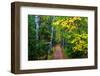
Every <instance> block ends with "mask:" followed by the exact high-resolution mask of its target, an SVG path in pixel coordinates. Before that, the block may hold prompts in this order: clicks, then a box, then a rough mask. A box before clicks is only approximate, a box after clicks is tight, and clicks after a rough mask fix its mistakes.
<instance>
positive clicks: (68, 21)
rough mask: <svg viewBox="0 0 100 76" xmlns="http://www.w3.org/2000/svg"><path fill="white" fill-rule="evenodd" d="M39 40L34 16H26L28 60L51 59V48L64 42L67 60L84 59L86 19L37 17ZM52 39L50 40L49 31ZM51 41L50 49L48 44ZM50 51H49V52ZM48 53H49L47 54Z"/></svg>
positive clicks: (85, 54) (86, 36)
mask: <svg viewBox="0 0 100 76" xmlns="http://www.w3.org/2000/svg"><path fill="white" fill-rule="evenodd" d="M39 18H40V20H39V22H38V23H39V31H38V34H39V40H37V39H36V22H35V16H33V15H29V16H28V55H29V57H28V58H29V60H43V59H52V53H53V52H52V49H53V48H52V47H53V46H54V45H56V44H58V43H60V44H61V43H62V40H64V45H63V49H64V53H65V55H66V57H68V58H84V57H87V54H88V51H87V50H88V24H87V23H88V18H87V17H76V16H75V17H72V16H39ZM52 28H54V30H53V37H52V38H51V33H52V32H51V31H52V30H51V29H52ZM51 40H52V44H53V45H52V47H50V46H51V45H50V42H51ZM50 50H51V51H50ZM49 51H50V52H49Z"/></svg>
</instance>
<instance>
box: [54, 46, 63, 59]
mask: <svg viewBox="0 0 100 76" xmlns="http://www.w3.org/2000/svg"><path fill="white" fill-rule="evenodd" d="M53 58H54V59H64V52H63V49H62V47H61V46H60V45H56V46H55V47H54V53H53Z"/></svg>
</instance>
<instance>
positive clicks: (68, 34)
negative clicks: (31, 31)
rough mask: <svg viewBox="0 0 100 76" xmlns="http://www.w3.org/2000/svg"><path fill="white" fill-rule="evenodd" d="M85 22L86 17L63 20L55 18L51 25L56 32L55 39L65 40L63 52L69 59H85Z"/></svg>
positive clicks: (86, 44)
mask: <svg viewBox="0 0 100 76" xmlns="http://www.w3.org/2000/svg"><path fill="white" fill-rule="evenodd" d="M87 21H88V20H87V18H86V17H66V18H65V19H63V18H62V19H61V18H57V20H55V21H54V22H53V24H52V25H53V26H54V27H55V28H56V31H57V32H56V33H57V36H56V37H57V38H62V37H63V38H64V39H65V42H66V45H65V49H64V50H65V51H66V53H67V55H68V56H69V57H70V58H77V57H78V58H81V57H87V50H88V47H87V46H88V40H87V39H88V34H87ZM61 30H64V31H63V32H62V31H61ZM59 31H60V32H59ZM59 34H60V35H59ZM61 35H62V36H61ZM59 36H60V37H59ZM59 40H61V39H59ZM59 40H57V41H59Z"/></svg>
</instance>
